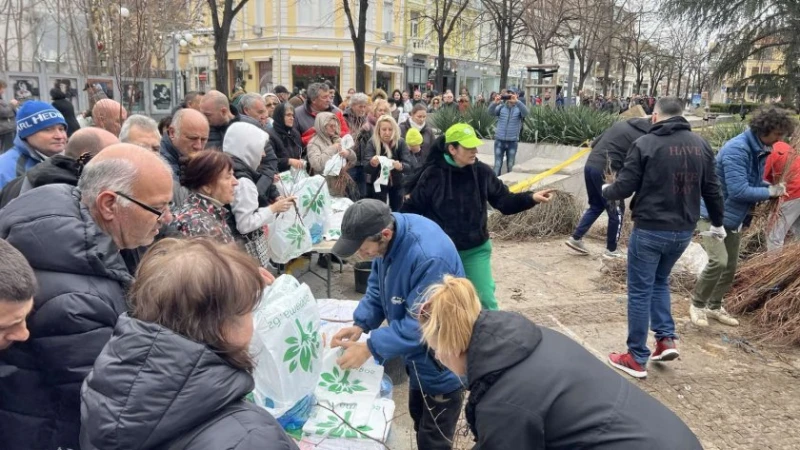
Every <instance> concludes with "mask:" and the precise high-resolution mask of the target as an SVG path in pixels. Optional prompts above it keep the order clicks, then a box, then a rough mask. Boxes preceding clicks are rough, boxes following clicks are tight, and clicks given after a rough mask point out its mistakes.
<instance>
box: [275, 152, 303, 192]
mask: <svg viewBox="0 0 800 450" xmlns="http://www.w3.org/2000/svg"><path fill="white" fill-rule="evenodd" d="M303 164H304V166H305V161H303ZM280 178H281V181H280V182H278V185H277V186H278V192H279V193H280V194H281V196H283V197H288V196H290V195H297V189H298V188H299V186H298V184H299V183H300V182H302V181H304V180H306V179H308V178H309V177H308V172H306V171H305V169H295V168H291V169H289V170H287V171H285V172H281V173H280Z"/></svg>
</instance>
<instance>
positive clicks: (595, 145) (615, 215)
mask: <svg viewBox="0 0 800 450" xmlns="http://www.w3.org/2000/svg"><path fill="white" fill-rule="evenodd" d="M648 131H650V119H647V118H636V119H629V120H626V121H624V122H617V123H616V124H614V125H613V126H612V127H611V128H609V129H608V130H606V131H604V132H603V134H601V135H600V136H598V137H597V139H595V140H594V142H592V144H591V147H592V151H591V153H589V159H587V160H586V166H584V168H583V177H584V180H585V181H586V194H587V196H588V197H589V209H587V210H586V212H584V213H583V217H581V221H580V222H579V223H578V226H577V227H576V228H575V231H574V232H573V233H572V236H571V237H570V238H569V239H568V240H567V242H566V244H567V246H568V247H570V248H572V249H573V250H575V251H577V252H579V253H581V254H584V255H588V254H589V250H588V249H587V248H586V246H585V245H583V240H582V239H583V236H585V235H586V233H588V232H589V228H591V227H592V225H593V224H594V222H595V221H596V220H597V218H598V217H600V214H603V211H605V212H606V214H608V230H607V231H606V251H605V253H604V254H603V256H605V257H611V258H615V257H620V256H622V254H621V253H620V252H619V250H617V243H618V241H619V236H620V232H621V231H622V216H623V215H624V214H625V203H624V202H609V201H608V200H606V199H605V198H603V192H602V189H601V188H602V186H603V184H605V179H604V178H605V175H606V174H610V175H613V174H616V173H617V172H619V171H620V169H622V163H623V162H625V158H626V157H627V156H628V150H630V148H631V145H632V144H633V141H635V140H636V139H639V138H640V137H642V136H644V135H645V134H647V132H648Z"/></svg>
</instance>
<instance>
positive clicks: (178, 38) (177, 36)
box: [170, 31, 194, 103]
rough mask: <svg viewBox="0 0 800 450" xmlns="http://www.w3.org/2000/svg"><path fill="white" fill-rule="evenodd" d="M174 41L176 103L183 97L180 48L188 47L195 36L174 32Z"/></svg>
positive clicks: (173, 69)
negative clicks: (179, 68)
mask: <svg viewBox="0 0 800 450" xmlns="http://www.w3.org/2000/svg"><path fill="white" fill-rule="evenodd" d="M170 37H171V40H172V82H173V86H174V92H175V96H174V97H175V102H176V103H177V102H178V99H179V98H181V97H182V96H183V90H182V89H180V81H179V80H178V46H179V45H180V46H181V47H186V46H187V45H189V43H190V42H192V39H193V38H194V36H192V33H189V32H177V31H176V32H173V33H171V34H170Z"/></svg>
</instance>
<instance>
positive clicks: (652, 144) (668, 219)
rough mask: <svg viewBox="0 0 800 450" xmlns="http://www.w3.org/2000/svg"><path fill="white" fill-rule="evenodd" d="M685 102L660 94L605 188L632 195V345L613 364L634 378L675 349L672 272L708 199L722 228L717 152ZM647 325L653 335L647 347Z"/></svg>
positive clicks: (718, 231)
mask: <svg viewBox="0 0 800 450" xmlns="http://www.w3.org/2000/svg"><path fill="white" fill-rule="evenodd" d="M682 114H683V105H682V104H681V102H680V100H678V99H677V98H674V97H663V98H661V99H660V100H659V101H658V103H657V104H656V108H655V110H654V111H653V117H652V121H653V126H652V128H650V131H649V132H648V134H647V135H645V136H642V137H641V138H639V139H637V140H636V141H635V142H634V144H633V147H632V148H631V150H630V152H629V154H628V157H627V159H626V160H625V165H624V166H623V167H622V170H620V172H619V174H618V175H617V178H616V180H615V181H614V182H613V183H612V184H610V185H608V186H606V187H605V188H604V189H603V196H604V197H605V198H606V199H608V200H611V201H621V200H624V199H626V198H628V197H630V196H631V195H633V194H634V193H635V195H634V197H633V200H631V205H632V217H633V223H634V228H633V232H632V233H631V237H630V240H629V242H628V341H627V345H628V351H627V352H625V353H611V354H610V355H609V357H608V359H609V361H610V363H611V365H612V366H614V367H616V368H618V369H620V370H622V371H623V372H625V373H627V374H628V375H630V376H632V377H635V378H645V377H647V369H646V366H647V362H648V360H651V359H652V360H653V361H671V360H673V359H675V358H677V357H678V349H677V346H676V344H675V340H676V339H677V335H676V334H675V322H674V321H673V319H672V310H671V306H672V304H671V301H670V290H669V275H670V272H671V271H672V267H673V266H674V265H675V263H676V262H677V261H678V258H680V256H681V254H683V251H684V250H686V247H688V246H689V243H690V242H691V240H692V235H693V234H694V228H695V226H696V224H697V221H698V220H699V219H700V200H701V198H702V199H703V200H704V201H705V204H706V206H707V214H708V216H709V220H710V222H711V225H712V227H713V228H712V229H711V230H710V231H711V232H712V233H713V234H714V235H715V236H721V237H724V236H725V230H724V229H723V228H722V213H723V201H722V195H721V193H720V187H719V181H718V180H717V175H716V173H715V171H714V153H713V151H712V150H711V147H710V146H709V145H708V143H707V142H706V141H705V140H703V138H701V137H700V136H698V135H696V134H694V133H692V131H691V129H692V127H691V125H689V122H688V121H687V120H686V119H685V118H684V117H683V116H682ZM648 326H650V328H651V329H652V330H653V332H654V333H655V337H656V348H655V351H654V352H652V354H651V352H650V349H649V348H648V347H647V334H648V333H647V329H648Z"/></svg>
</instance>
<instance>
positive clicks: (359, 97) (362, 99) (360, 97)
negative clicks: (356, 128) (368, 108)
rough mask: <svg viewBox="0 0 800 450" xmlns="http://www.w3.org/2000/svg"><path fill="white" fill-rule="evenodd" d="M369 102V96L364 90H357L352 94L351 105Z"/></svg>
mask: <svg viewBox="0 0 800 450" xmlns="http://www.w3.org/2000/svg"><path fill="white" fill-rule="evenodd" d="M368 102H369V97H367V94H365V93H363V92H357V93H355V94H353V95H351V96H350V106H355V105H366V104H367V103H368Z"/></svg>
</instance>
